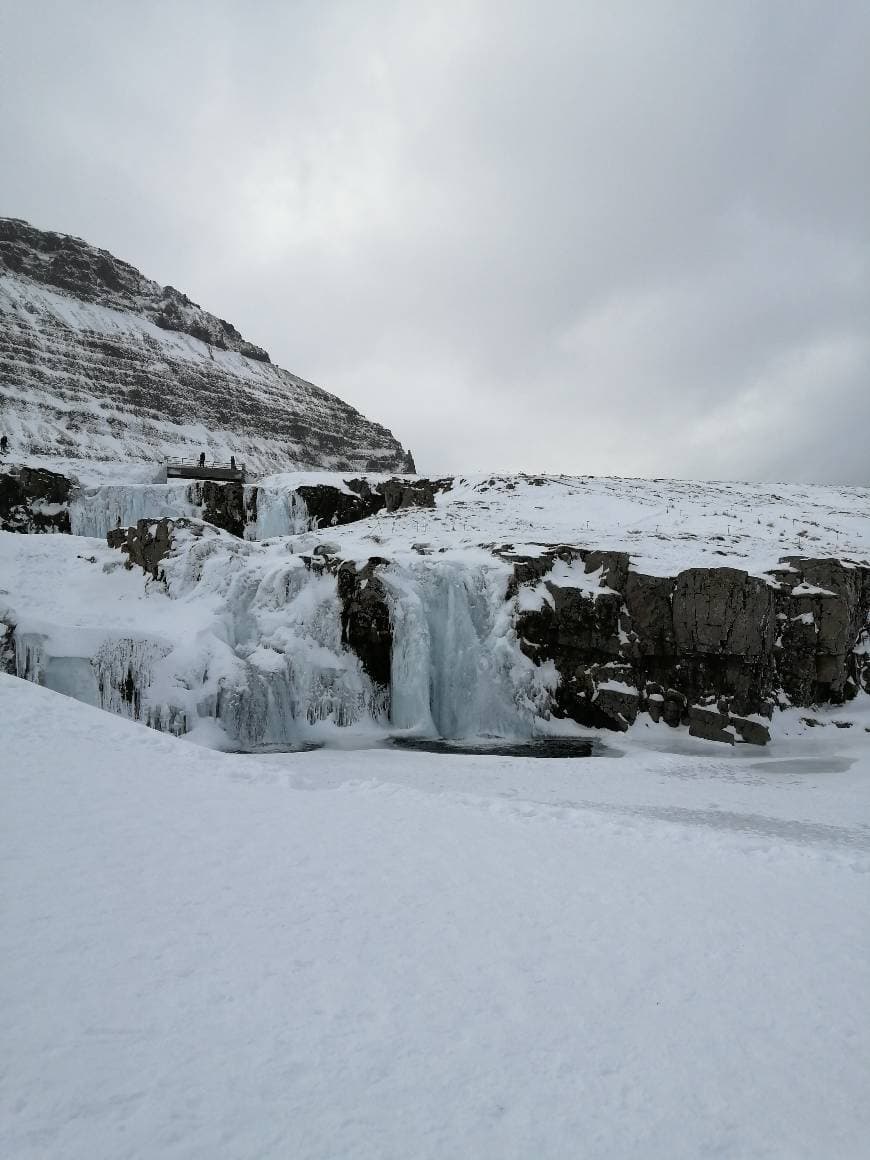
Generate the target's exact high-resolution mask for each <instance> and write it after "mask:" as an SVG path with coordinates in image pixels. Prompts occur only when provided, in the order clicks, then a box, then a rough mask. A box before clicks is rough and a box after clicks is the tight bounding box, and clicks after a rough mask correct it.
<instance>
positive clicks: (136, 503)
mask: <svg viewBox="0 0 870 1160" xmlns="http://www.w3.org/2000/svg"><path fill="white" fill-rule="evenodd" d="M199 514H200V508H199V507H198V506H197V505H196V504H194V502H193V497H192V494H191V485H190V484H189V483H186V482H184V481H182V482H179V483H140V484H135V483H130V484H104V485H103V486H101V487H94V488H87V489H82V490H80V491H78V492H77V493H76V494H75V495H74V497H73V499H72V501H71V502H70V508H69V518H70V530H71V531H72V534H73V535H74V536H93V537H95V538H99V539H105V537H106V536H107V535H108V533H109V532H110V531H111V530H112V529H113V528H129V527H132V526H133V524H135V523H137V522H138V521H139V520H150V519H154V520H159V519H163V518H164V516H168V517H169V518H171V519H172V518H176V519H177V518H178V517H179V516H198V515H199Z"/></svg>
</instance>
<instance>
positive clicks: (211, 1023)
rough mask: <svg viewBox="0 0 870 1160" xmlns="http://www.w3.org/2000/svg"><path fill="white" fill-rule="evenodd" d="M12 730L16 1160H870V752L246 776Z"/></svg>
mask: <svg viewBox="0 0 870 1160" xmlns="http://www.w3.org/2000/svg"><path fill="white" fill-rule="evenodd" d="M0 722H2V740H3V751H2V752H3V760H2V778H0V785H2V803H0V827H2V847H0V848H2V854H3V867H4V868H3V882H4V887H3V895H4V917H3V923H2V946H0V964H2V965H0V1038H2V1042H3V1045H4V1046H3V1055H4V1070H3V1075H2V1101H3V1105H2V1115H0V1123H2V1128H0V1131H2V1134H3V1135H2V1139H0V1152H2V1154H3V1155H4V1156H15V1157H16V1158H19V1160H25V1158H35V1157H40V1158H42V1157H48V1156H51V1157H63V1158H64V1160H76V1158H82V1160H93V1158H95V1157H112V1158H113V1160H121V1158H123V1157H131V1158H132V1157H136V1158H140V1157H160V1158H163V1157H166V1158H170V1157H171V1158H176V1157H177V1158H180V1157H190V1158H193V1157H195V1158H197V1160H200V1158H204V1157H209V1158H211V1157H221V1158H224V1157H231V1158H248V1157H250V1158H253V1157H258V1158H262V1157H280V1158H286V1157H294V1158H307V1157H336V1156H343V1157H344V1156H347V1157H350V1156H352V1157H355V1158H363V1157H377V1158H378V1160H383V1158H386V1157H390V1158H396V1160H408V1158H411V1157H415V1158H416V1157H433V1158H434V1157H438V1158H442V1157H448V1156H462V1157H499V1158H502V1157H518V1158H519V1157H522V1158H523V1160H526V1158H528V1157H559V1158H563V1157H568V1156H571V1157H575V1156H588V1157H595V1158H600V1157H619V1158H623V1157H628V1156H632V1157H633V1156H642V1157H663V1158H664V1157H666V1158H668V1160H675V1158H678V1157H687V1158H688V1157H692V1158H697V1157H705V1156H716V1157H740V1158H741V1160H743V1158H746V1157H790V1158H791V1157H813V1158H816V1157H820V1156H830V1157H837V1158H838V1160H850V1158H856V1160H857V1158H858V1157H863V1156H866V1154H867V1152H866V1148H867V1140H868V1139H870V1101H868V1096H867V1093H868V1091H870V1031H868V1021H867V1018H866V998H867V995H868V993H870V965H868V960H870V905H868V903H870V890H868V883H870V877H868V873H867V871H868V870H870V748H868V742H870V735H868V734H867V733H865V732H864V730H863V729H859V728H857V727H854V728H853V729H851V730H844V731H837V732H836V733H834V732H833V730H831V729H825V730H824V733H825V735H826V736H825V738H824V742H825V744H824V746H823V745H822V743H821V741H820V740H816V739H815V737H813V736H808V737H803V738H795V739H793V740H792V741H790V742H787V743H784V744H786V745H788V746H789V747H790V748H788V749H785V748H783V747H782V746H780V747H778V749H777V751H776V754H775V756H771V757H769V758H768V757H766V756H764V755H759V753H758V752H757V751H753V752H752V753H750V754H747V753H746V750H745V749H741V750H738V751H734V752H732V751H730V750H729V751H728V752H725V753H720V752H719V751H716V752H715V753H714V754H711V753H710V751H709V747H706V748H703V747H702V746H701V745H700V743H692V742H689V741H684V740H681V741H680V742H679V744H681V745H682V746H683V748H684V751H683V752H681V753H665V752H657V751H652V750H649V749H646V750H644V749H643V748H641V747H640V746H639V745H638V744H637V743H636V742H634V741H630V742H628V743H624V742H623V740H622V739H620V744H621V746H622V748H621V753H622V755H621V756H618V755H617V756H609V757H601V758H590V759H586V760H580V761H573V762H568V761H552V762H544V761H538V762H532V761H529V760H521V759H512V758H501V757H458V756H457V757H442V756H433V755H430V754H412V753H406V752H405V753H400V752H390V751H384V750H376V749H372V750H368V751H365V752H362V753H358V752H334V751H333V752H327V751H321V752H318V753H310V754H296V755H293V756H292V757H289V756H286V755H285V756H284V757H280V758H278V757H276V758H266V757H259V758H250V757H248V758H246V757H240V756H231V755H225V754H219V753H213V752H209V751H207V750H204V749H200V748H198V747H197V746H195V745H191V744H189V743H187V742H184V741H177V740H175V739H173V738H169V737H166V736H163V735H160V734H157V733H154V732H151V731H149V730H147V729H145V728H143V727H141V726H137V725H134V724H131V723H129V722H126V721H123V720H121V719H119V718H115V717H112V716H110V715H108V714H105V713H101V712H100V711H99V710H96V709H93V708H91V707H89V706H86V705H83V704H80V703H78V702H76V701H73V700H72V699H69V698H65V697H61V696H58V695H57V694H54V693H52V692H49V691H48V690H46V689H42V688H39V687H37V686H35V685H32V684H29V683H26V682H24V681H18V680H16V679H14V678H11V677H4V676H0ZM816 732H818V731H816ZM831 734H833V737H832V736H831Z"/></svg>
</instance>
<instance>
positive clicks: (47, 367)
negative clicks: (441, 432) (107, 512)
mask: <svg viewBox="0 0 870 1160" xmlns="http://www.w3.org/2000/svg"><path fill="white" fill-rule="evenodd" d="M0 433H5V434H7V435H8V437H9V438H10V441H11V451H12V452H13V453H14V454H16V455H17V456H18V457H19V458H21V457H24V456H26V455H30V456H46V455H53V456H62V457H65V458H72V459H85V460H110V461H119V460H128V461H140V462H153V463H160V462H162V461H163V460H165V459H166V458H167V456H172V455H175V456H185V455H194V454H195V455H198V454H199V453H200V451H205V452H206V454H207V457H208V459H209V460H210V461H211V460H216V461H227V460H228V459H229V457H230V455H235V457H236V459H237V460H238V461H239V462H244V463H245V464H246V465H247V468H248V472H249V474H251V473H265V472H269V471H287V470H293V469H297V468H326V469H335V470H340V471H344V470H350V471H386V472H389V471H409V472H413V471H414V464H413V459H412V458H411V456H410V453H408V452H406V451H405V450H404V448H403V447H402V446H401V444H400V443H399V442H398V440H396V439H395V438H394V437H393V435H392V434H391V433H390V431H388V430H387V429H386V428H385V427H383V426H381V425H380V424H378V423H374V422H371V421H370V420H369V419H367V418H365V417H364V416H363V415H361V414H360V413H359V411H357V410H355V408H353V407H351V406H349V405H348V404H347V403H344V402H342V400H341V399H339V398H337V397H336V396H335V395H332V394H330V393H328V392H327V391H324V390H322V389H321V388H320V387H317V386H315V385H314V384H312V383H309V382H306V381H305V380H304V379H301V378H299V377H298V376H296V375H293V374H291V373H290V372H289V371H285V370H281V369H280V368H279V367H276V366H274V365H273V364H272V363H271V361H270V359H269V355H268V354H267V353H266V351H265V350H263V349H262V348H261V347H259V346H257V345H255V344H254V343H252V342H250V341H248V340H247V339H246V338H244V337H243V336H242V335H241V334H240V333H239V331H238V330H237V329H236V328H235V327H234V326H233V325H232V324H231V323H229V322H227V321H225V320H224V319H221V318H217V317H215V316H214V315H212V314H209V313H208V311H206V310H203V309H202V308H201V307H200V306H198V305H197V304H196V303H195V302H192V301H191V300H190V298H188V297H187V295H185V294H183V293H181V292H180V291H178V290H176V289H175V288H174V287H172V286H161V285H159V284H158V283H157V282H153V281H151V280H150V279H148V278H145V277H144V276H143V275H142V274H141V273H140V272H139V271H138V270H136V269H135V268H134V267H133V266H131V265H129V264H128V263H127V262H123V261H121V260H120V259H118V258H116V257H114V255H112V254H110V253H108V251H106V250H101V249H98V248H96V247H94V246H91V245H89V244H88V243H86V242H84V241H82V240H81V239H80V238H75V237H70V236H68V235H66V234H59V233H53V232H48V231H43V230H38V229H35V228H34V227H33V226H31V225H29V224H28V223H27V222H23V221H19V220H17V219H13V218H0Z"/></svg>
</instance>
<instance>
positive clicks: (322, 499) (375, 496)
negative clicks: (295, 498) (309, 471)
mask: <svg viewBox="0 0 870 1160" xmlns="http://www.w3.org/2000/svg"><path fill="white" fill-rule="evenodd" d="M347 486H348V487H349V488H351V490H352V492H353V494H351V495H348V494H347V492H346V491H342V490H341V489H340V488H337V487H333V486H332V485H331V484H325V483H318V484H310V485H308V484H306V485H303V486H302V487H298V488H297V489H296V492H297V494H298V495H300V496H301V497H302V499H303V500H304V501H305V506H306V507H307V508H308V514H309V516H310V517H311V519H312V520H316V521H317V523H316V526H317V527H320V528H327V527H336V526H337V525H339V524H353V523H356V521H357V520H364V519H366V518H367V517H368V516H371V515H374V514H375V512H379V511H380V510H381V508H382V507H383V506H384V497H383V495H381V494H379V493H378V492H376V491H373V490H372V488H371V487H370V486H369V483H368V481H367V480H365V479H351V480H348V484H347Z"/></svg>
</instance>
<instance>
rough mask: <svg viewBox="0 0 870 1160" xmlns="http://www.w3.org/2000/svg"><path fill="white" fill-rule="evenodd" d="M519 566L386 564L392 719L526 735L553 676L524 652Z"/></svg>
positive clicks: (427, 727) (448, 732) (398, 723)
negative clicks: (509, 591) (514, 608)
mask: <svg viewBox="0 0 870 1160" xmlns="http://www.w3.org/2000/svg"><path fill="white" fill-rule="evenodd" d="M509 575H510V569H509V568H508V567H507V566H505V565H498V564H496V563H494V562H492V561H488V562H487V563H486V564H482V565H481V564H472V563H469V562H467V561H464V560H462V561H455V562H454V561H441V560H438V561H432V560H427V561H425V562H421V563H420V564H416V565H414V566H412V567H405V568H399V567H397V566H395V565H393V566H391V567H388V568H387V569H385V571H384V574H383V579H384V582H385V583H386V585H387V587H388V590H389V591H390V593H391V598H392V599H391V617H392V623H393V655H392V671H391V679H390V684H391V688H392V696H391V723H392V725H393V726H394V728H396V729H402V730H410V731H413V732H421V733H426V734H434V735H436V736H440V737H448V738H461V737H471V736H490V737H527V736H530V735H531V734H532V733H533V732H534V727H535V719H536V718H537V717H539V716H541V715H542V714H544V713H545V712H546V706H547V703H548V693H549V689H550V686H551V685H552V683H553V675H554V674H552V673H550V672H549V670H548V669H541V668H536V667H535V665H534V664H533V663H532V662H531V661H530V660H529V659H528V658H527V657H525V656H524V655H523V654H522V653H521V652H520V650H519V647H518V645H517V640H516V634H515V633H514V631H513V627H512V620H511V606H510V604H509V603H508V602H507V601H506V600H505V591H506V587H507V582H508V578H509Z"/></svg>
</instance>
